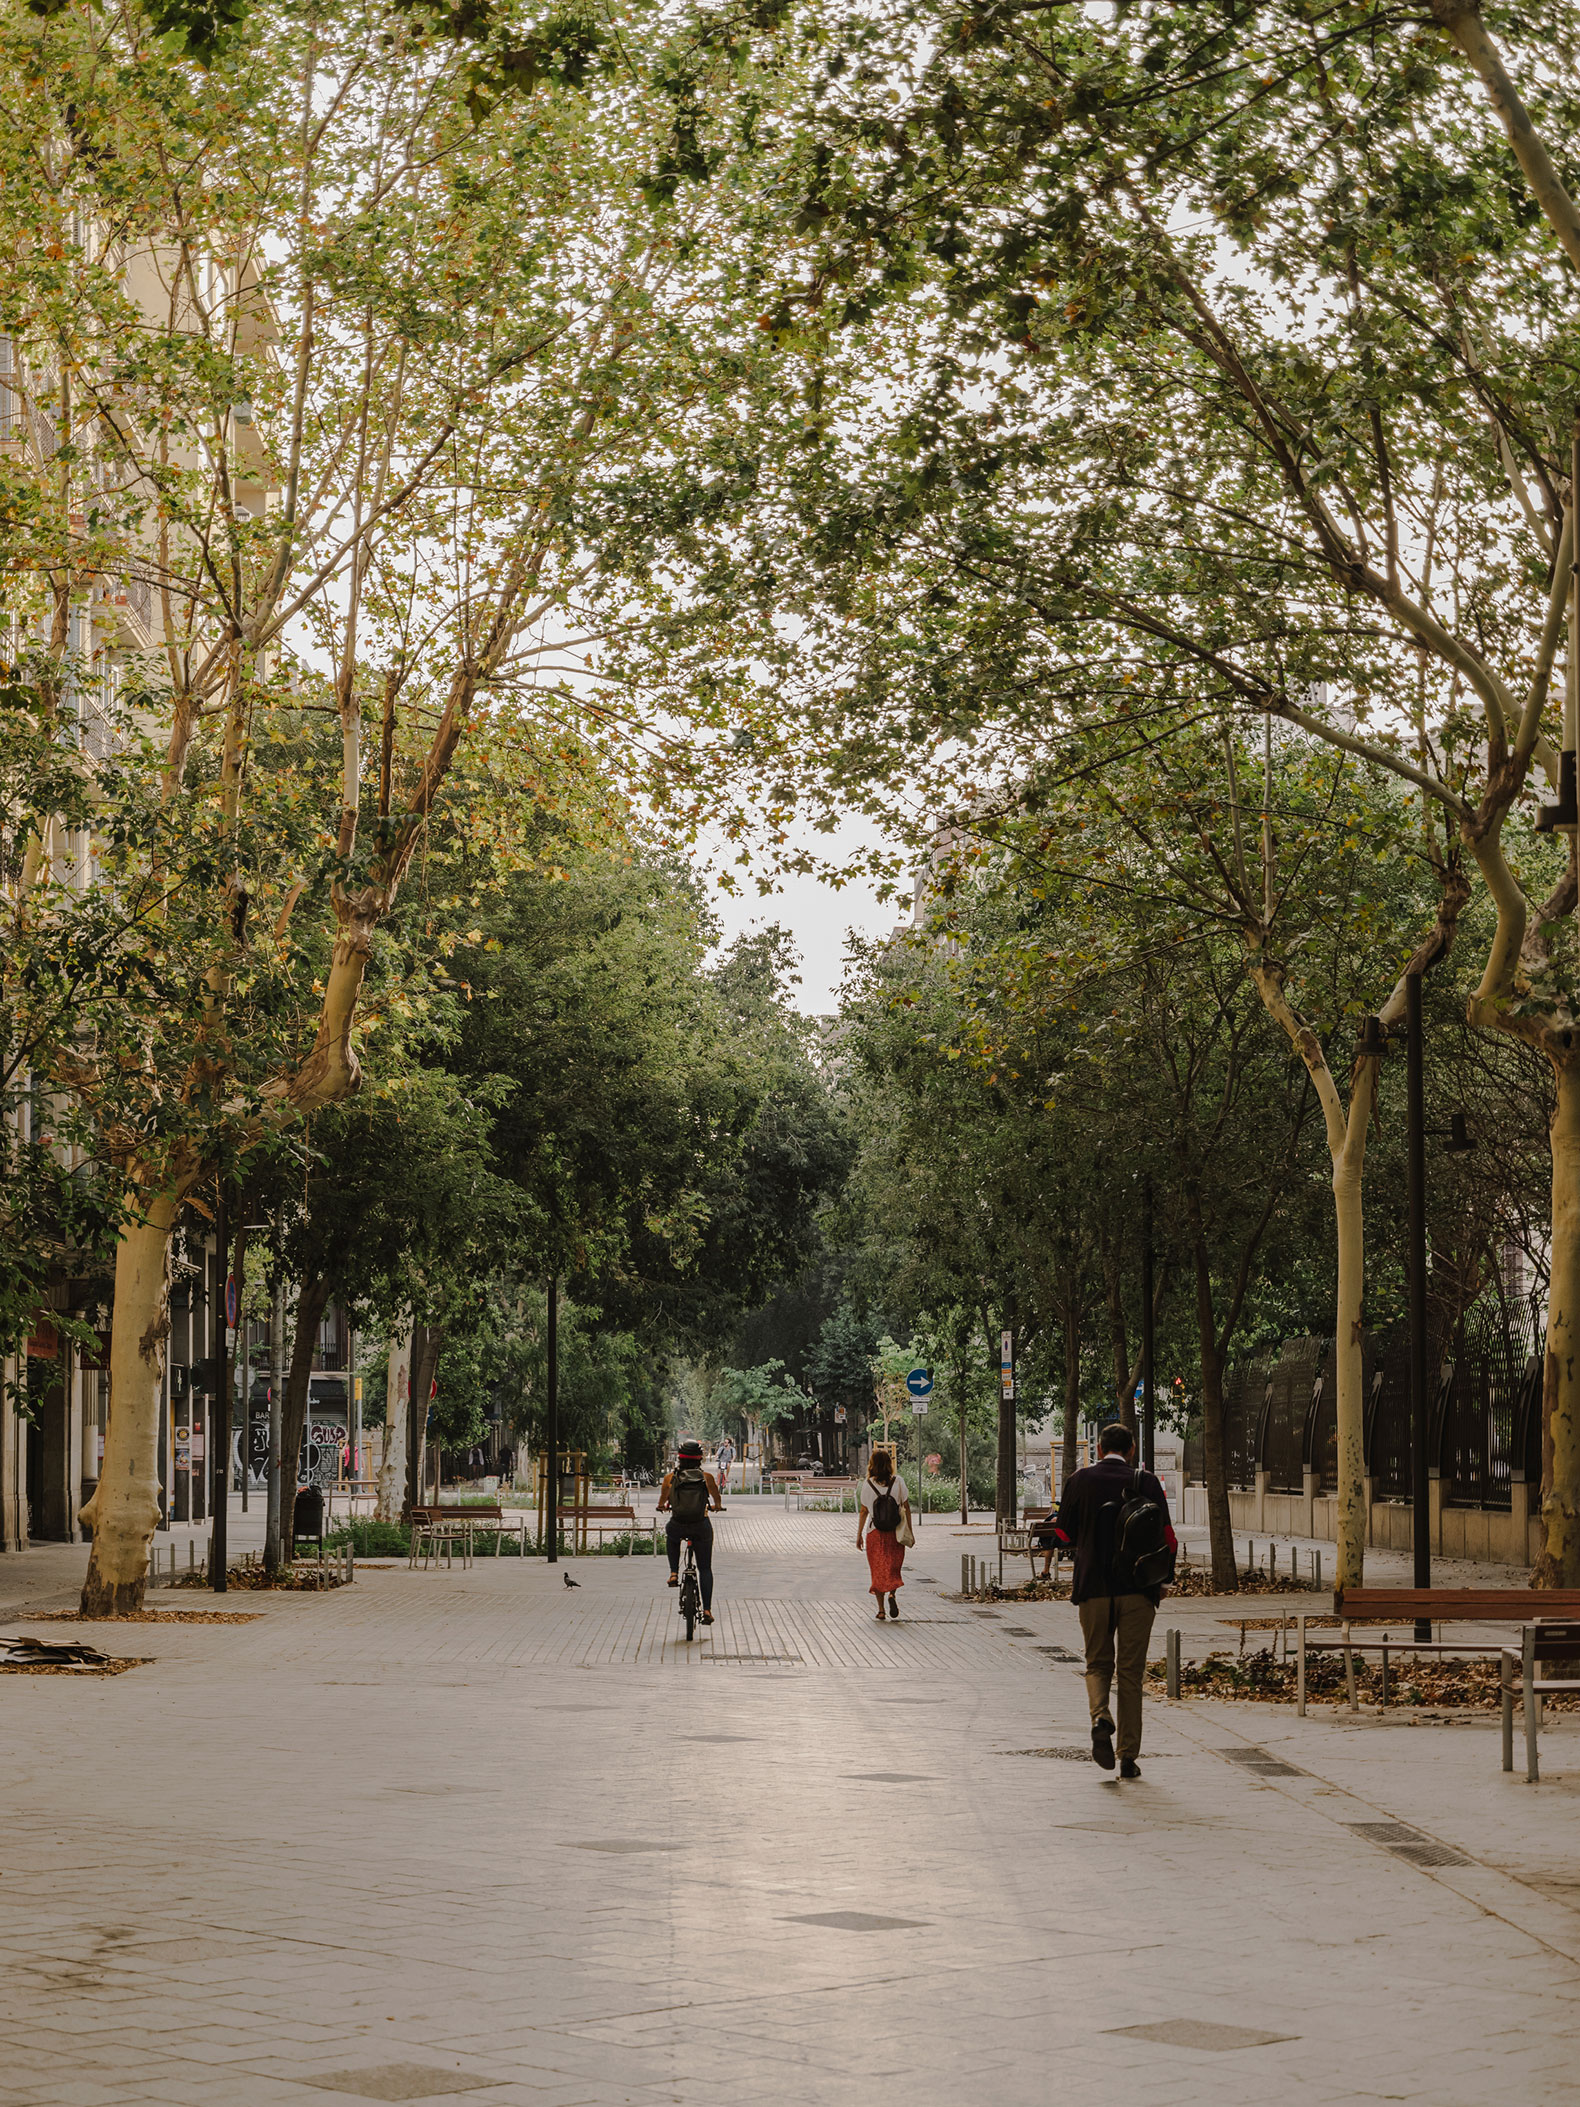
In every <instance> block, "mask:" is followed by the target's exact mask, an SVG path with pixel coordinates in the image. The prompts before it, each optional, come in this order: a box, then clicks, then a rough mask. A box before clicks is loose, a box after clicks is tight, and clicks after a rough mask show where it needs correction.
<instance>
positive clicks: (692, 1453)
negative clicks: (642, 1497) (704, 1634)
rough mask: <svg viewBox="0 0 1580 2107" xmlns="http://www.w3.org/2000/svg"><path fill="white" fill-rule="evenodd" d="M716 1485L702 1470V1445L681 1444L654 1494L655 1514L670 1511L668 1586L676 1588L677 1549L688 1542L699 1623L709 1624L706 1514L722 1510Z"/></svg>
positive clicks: (710, 1547)
mask: <svg viewBox="0 0 1580 2107" xmlns="http://www.w3.org/2000/svg"><path fill="white" fill-rule="evenodd" d="M723 1504H724V1503H723V1501H722V1500H721V1499H720V1498H719V1484H718V1480H717V1479H716V1478H715V1477H714V1475H713V1473H712V1472H711V1471H705V1470H704V1469H703V1468H702V1443H701V1442H700V1441H683V1442H682V1443H681V1444H680V1447H679V1449H678V1450H677V1451H676V1452H675V1468H674V1469H673V1470H672V1471H670V1472H668V1473H667V1474H666V1476H665V1479H664V1482H663V1484H662V1485H661V1486H660V1487H659V1491H658V1511H659V1513H660V1514H662V1513H663V1512H664V1510H665V1508H666V1507H667V1508H668V1509H669V1510H670V1515H669V1523H668V1526H667V1528H666V1530H665V1532H664V1533H665V1536H666V1538H667V1540H668V1544H669V1584H670V1586H671V1587H672V1588H678V1587H679V1586H680V1547H681V1545H682V1544H683V1543H685V1542H686V1541H687V1539H688V1538H689V1539H690V1543H691V1548H692V1551H693V1553H694V1554H695V1556H696V1561H697V1578H698V1579H699V1580H700V1581H701V1582H702V1621H703V1623H704V1624H711V1623H712V1622H713V1524H712V1523H711V1522H710V1521H709V1520H708V1510H709V1508H712V1510H713V1512H714V1513H715V1514H717V1513H718V1512H719V1511H720V1509H721V1508H722V1506H723Z"/></svg>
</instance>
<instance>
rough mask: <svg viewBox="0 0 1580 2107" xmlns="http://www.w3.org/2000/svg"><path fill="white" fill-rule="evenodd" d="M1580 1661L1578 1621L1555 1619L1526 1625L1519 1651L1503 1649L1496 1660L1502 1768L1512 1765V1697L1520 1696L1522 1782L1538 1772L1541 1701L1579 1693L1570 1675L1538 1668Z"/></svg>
mask: <svg viewBox="0 0 1580 2107" xmlns="http://www.w3.org/2000/svg"><path fill="white" fill-rule="evenodd" d="M1574 1660H1580V1622H1577V1621H1572V1620H1568V1619H1561V1618H1555V1619H1553V1620H1552V1621H1551V1622H1543V1623H1541V1624H1527V1625H1526V1627H1525V1629H1524V1630H1523V1631H1522V1632H1521V1633H1520V1650H1519V1652H1518V1653H1514V1652H1511V1651H1510V1649H1509V1648H1508V1647H1505V1648H1504V1649H1503V1652H1502V1655H1501V1657H1500V1659H1499V1663H1498V1687H1499V1690H1500V1691H1501V1693H1502V1696H1503V1768H1504V1769H1505V1770H1513V1768H1514V1700H1515V1698H1516V1697H1517V1698H1519V1700H1520V1708H1521V1711H1522V1712H1523V1714H1524V1718H1525V1782H1526V1784H1527V1785H1535V1784H1536V1783H1537V1782H1538V1780H1539V1778H1540V1772H1539V1770H1538V1769H1537V1763H1536V1730H1537V1728H1538V1727H1539V1726H1540V1725H1541V1701H1542V1699H1543V1698H1544V1697H1546V1696H1548V1695H1550V1694H1553V1693H1556V1692H1559V1691H1562V1692H1566V1693H1569V1694H1571V1695H1573V1694H1580V1681H1576V1680H1575V1678H1574V1677H1573V1676H1539V1675H1538V1674H1537V1673H1536V1671H1537V1669H1538V1668H1542V1667H1551V1666H1552V1664H1553V1663H1554V1662H1555V1661H1574Z"/></svg>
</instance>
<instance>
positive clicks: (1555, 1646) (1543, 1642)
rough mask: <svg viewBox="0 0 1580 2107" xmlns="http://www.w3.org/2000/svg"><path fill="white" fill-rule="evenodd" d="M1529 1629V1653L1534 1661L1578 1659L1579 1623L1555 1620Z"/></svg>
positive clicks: (1579, 1643)
mask: <svg viewBox="0 0 1580 2107" xmlns="http://www.w3.org/2000/svg"><path fill="white" fill-rule="evenodd" d="M1531 1629H1532V1635H1533V1636H1532V1643H1531V1653H1532V1655H1533V1657H1534V1658H1535V1659H1536V1660H1538V1661H1570V1660H1574V1659H1575V1658H1576V1657H1580V1623H1576V1622H1570V1621H1567V1620H1565V1621H1558V1620H1555V1621H1553V1622H1552V1623H1541V1624H1537V1625H1534V1626H1532V1627H1531Z"/></svg>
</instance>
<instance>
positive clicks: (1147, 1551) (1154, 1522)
mask: <svg viewBox="0 0 1580 2107" xmlns="http://www.w3.org/2000/svg"><path fill="white" fill-rule="evenodd" d="M1104 1523H1106V1524H1107V1529H1106V1532H1105V1536H1106V1544H1105V1548H1106V1549H1107V1553H1108V1556H1107V1558H1106V1560H1105V1564H1106V1566H1107V1568H1108V1580H1109V1590H1108V1591H1109V1593H1110V1594H1112V1595H1141V1594H1146V1593H1148V1592H1149V1591H1150V1590H1151V1589H1153V1588H1161V1587H1167V1585H1168V1583H1169V1582H1170V1581H1171V1580H1172V1579H1173V1578H1174V1553H1173V1551H1172V1550H1171V1549H1170V1548H1169V1541H1168V1535H1167V1526H1168V1525H1167V1524H1166V1523H1165V1521H1164V1519H1163V1509H1162V1508H1161V1507H1160V1506H1159V1505H1158V1502H1157V1501H1156V1500H1155V1499H1154V1498H1153V1497H1152V1495H1151V1493H1149V1492H1148V1491H1147V1490H1146V1488H1145V1486H1144V1485H1143V1484H1142V1482H1141V1473H1140V1471H1138V1470H1137V1471H1132V1472H1131V1474H1130V1478H1129V1481H1128V1483H1127V1484H1126V1487H1125V1496H1124V1498H1123V1499H1122V1500H1109V1501H1107V1502H1106V1503H1105V1504H1104V1505H1103V1506H1102V1507H1101V1508H1100V1509H1099V1510H1098V1524H1099V1527H1100V1528H1101V1527H1102V1525H1103V1524H1104Z"/></svg>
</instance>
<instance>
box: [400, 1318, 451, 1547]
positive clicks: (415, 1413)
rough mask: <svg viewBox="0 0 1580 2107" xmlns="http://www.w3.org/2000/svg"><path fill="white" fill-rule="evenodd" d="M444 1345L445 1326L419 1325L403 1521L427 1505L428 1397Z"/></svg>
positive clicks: (413, 1339)
mask: <svg viewBox="0 0 1580 2107" xmlns="http://www.w3.org/2000/svg"><path fill="white" fill-rule="evenodd" d="M443 1344H444V1326H443V1325H442V1324H419V1325H418V1326H417V1327H416V1328H415V1329H414V1331H413V1332H412V1335H411V1408H410V1411H409V1412H408V1414H407V1419H406V1506H405V1509H404V1511H403V1513H402V1516H401V1519H402V1521H406V1522H409V1521H410V1520H411V1511H412V1508H413V1507H421V1506H422V1505H423V1504H424V1500H425V1497H426V1496H425V1494H424V1491H423V1473H424V1471H425V1470H426V1469H427V1448H428V1396H429V1392H430V1391H431V1390H432V1389H433V1380H434V1377H435V1375H436V1374H437V1373H438V1370H439V1349H440V1347H441V1346H442V1345H443Z"/></svg>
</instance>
